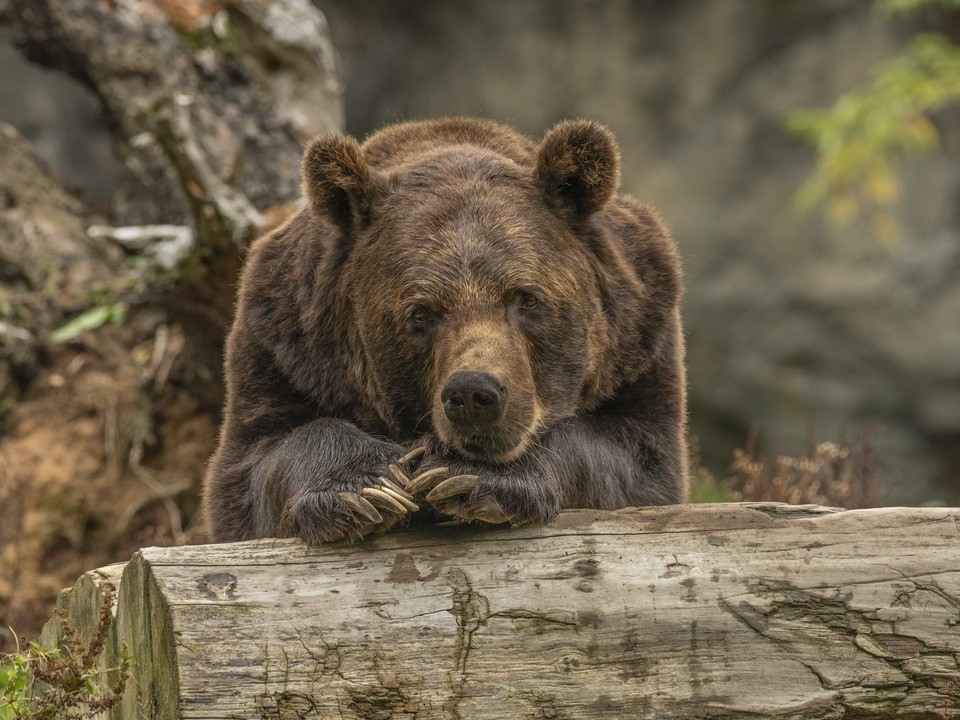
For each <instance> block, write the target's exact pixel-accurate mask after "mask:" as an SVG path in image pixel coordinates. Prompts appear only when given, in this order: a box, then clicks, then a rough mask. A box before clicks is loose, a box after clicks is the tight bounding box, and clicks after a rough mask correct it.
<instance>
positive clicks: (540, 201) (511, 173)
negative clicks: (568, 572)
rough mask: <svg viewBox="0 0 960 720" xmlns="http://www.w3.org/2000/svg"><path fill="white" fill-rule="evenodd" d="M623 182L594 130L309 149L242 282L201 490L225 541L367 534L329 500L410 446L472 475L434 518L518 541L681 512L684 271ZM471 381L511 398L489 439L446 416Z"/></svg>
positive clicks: (405, 127) (460, 133)
mask: <svg viewBox="0 0 960 720" xmlns="http://www.w3.org/2000/svg"><path fill="white" fill-rule="evenodd" d="M618 184H619V152H618V149H617V146H616V143H615V141H614V139H613V137H612V136H611V135H610V133H609V132H608V131H607V130H605V129H604V128H602V127H601V126H599V125H596V124H594V123H589V122H583V121H577V122H568V123H561V124H560V125H559V126H557V127H556V128H554V129H553V130H552V131H551V132H550V133H548V134H547V136H546V137H545V138H544V140H543V141H542V142H541V143H540V144H539V146H537V145H535V144H534V143H532V142H531V141H529V140H527V139H526V138H524V137H522V136H520V135H518V134H517V133H515V132H513V131H512V130H510V129H508V128H505V127H503V126H501V125H497V124H495V123H491V122H487V121H479V120H469V119H451V120H440V121H435V122H424V123H406V124H401V125H394V126H391V127H389V128H387V129H385V130H384V131H381V132H380V133H377V134H375V135H373V136H372V137H371V138H370V139H368V140H367V141H366V142H365V143H364V144H363V146H359V145H357V143H356V142H355V141H354V140H353V139H351V138H347V137H344V136H338V135H333V136H325V137H320V138H318V139H316V140H314V141H313V143H312V144H311V145H310V147H309V148H308V149H307V151H306V153H305V154H304V189H305V194H306V196H307V198H308V200H309V207H308V208H307V209H305V210H303V211H301V212H300V213H299V214H298V215H296V216H295V217H294V218H292V219H291V220H290V221H289V222H288V223H286V224H285V225H284V226H282V227H280V228H278V229H277V230H275V231H274V232H272V233H271V234H269V235H268V236H266V237H264V238H262V239H261V240H259V241H258V242H257V243H256V244H255V245H254V247H253V248H252V250H251V252H250V256H249V258H248V261H247V264H246V267H245V270H244V273H243V279H242V282H241V286H240V295H239V302H238V310H237V316H236V320H235V322H234V326H233V330H232V332H231V334H230V338H229V341H228V349H227V362H226V369H227V403H226V409H225V418H224V424H223V429H222V434H221V438H220V447H219V449H218V451H217V453H216V455H215V456H214V458H213V461H212V464H211V467H210V471H209V473H208V476H207V479H206V486H205V508H206V516H207V521H208V527H209V530H210V534H211V537H212V539H214V540H217V541H227V540H240V539H246V538H254V537H263V536H289V535H292V536H298V537H302V538H304V539H306V540H307V541H309V542H320V541H324V540H330V539H335V538H341V537H351V536H357V535H358V534H359V533H360V532H361V529H360V526H359V524H358V522H357V521H356V520H355V519H354V517H353V515H351V514H350V513H349V512H348V511H347V509H346V507H345V506H344V505H343V504H342V502H341V501H340V499H339V498H338V497H337V492H339V491H345V490H349V491H354V492H357V491H359V490H360V489H361V488H363V487H364V486H367V485H371V484H374V483H375V482H376V478H377V475H378V474H381V473H382V472H383V470H384V467H385V464H386V463H387V462H390V461H394V460H396V459H397V458H398V457H399V456H400V455H402V454H403V453H404V452H406V450H408V449H409V448H410V447H412V446H415V445H418V444H426V446H427V448H428V454H427V456H426V458H425V460H424V462H423V464H422V467H431V466H439V465H447V466H450V468H451V470H450V475H454V474H458V473H466V472H469V473H475V474H478V475H479V476H480V481H479V482H478V484H477V487H476V489H475V490H474V492H473V493H472V494H471V495H470V496H468V497H456V498H453V499H451V500H448V501H446V502H444V503H441V504H440V507H439V508H438V509H439V510H440V511H441V512H443V513H446V514H450V515H455V516H460V517H466V518H470V517H471V514H472V512H473V510H475V509H476V508H478V507H480V506H481V505H482V504H483V503H484V501H485V500H487V499H488V498H489V497H491V496H492V497H493V498H494V499H495V500H496V501H497V503H498V504H499V506H500V507H501V508H502V509H503V511H504V512H505V513H506V515H507V516H508V517H509V518H510V519H511V521H512V522H514V523H515V524H522V523H529V522H546V521H548V520H550V519H551V518H553V517H554V516H555V515H556V513H557V511H558V510H560V509H561V508H564V507H595V508H620V507H625V506H632V505H651V504H664V503H674V502H681V501H683V500H684V499H685V496H686V460H685V457H686V448H685V442H684V440H685V438H684V426H685V414H686V400H685V390H684V384H685V381H684V367H683V337H682V334H681V329H680V313H679V302H680V296H681V291H682V289H681V274H680V264H679V260H678V257H677V253H676V249H675V247H674V244H673V242H672V241H671V240H670V237H669V235H668V232H667V231H666V229H665V228H664V226H663V224H662V223H661V221H660V220H659V218H658V217H657V215H656V214H655V213H654V212H653V211H651V210H650V209H648V208H645V207H643V206H642V205H640V204H638V203H637V202H635V201H634V200H632V199H631V198H629V197H625V196H618V195H616V190H617V186H618ZM529 295H533V296H534V297H535V299H536V300H535V301H529V300H528V296H529ZM531 302H533V305H535V307H533V308H532V309H531V308H528V307H527V305H529V304H530V303H531ZM525 303H526V304H525ZM415 308H419V309H421V310H422V312H417V313H416V314H415V316H416V317H417V318H421V319H422V317H424V316H426V317H427V318H428V319H427V320H425V321H421V320H417V321H414V320H412V319H411V313H413V311H414V309H415ZM458 369H470V370H476V369H480V370H484V371H489V372H492V373H493V374H495V375H496V376H497V377H498V378H500V381H501V382H502V384H503V385H504V387H506V388H507V392H508V396H507V397H508V401H507V410H506V411H505V414H504V416H503V419H502V421H501V422H500V423H498V425H497V426H496V427H495V428H493V429H492V430H491V431H490V433H489V436H488V437H484V438H480V439H478V437H479V436H472V437H473V439H471V438H463V437H460V436H458V435H457V429H456V428H453V427H451V426H450V423H448V422H446V420H445V419H444V418H443V412H442V406H441V405H440V403H439V389H440V387H441V386H442V385H443V382H444V381H445V378H446V377H447V376H449V374H450V373H451V372H454V371H456V370H458ZM471 443H473V445H471ZM477 443H479V445H478V444H477Z"/></svg>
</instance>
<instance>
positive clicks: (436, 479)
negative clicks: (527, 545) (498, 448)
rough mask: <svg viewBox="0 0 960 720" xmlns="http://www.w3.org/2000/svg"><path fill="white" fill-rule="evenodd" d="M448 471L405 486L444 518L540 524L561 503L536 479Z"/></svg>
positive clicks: (438, 471)
mask: <svg viewBox="0 0 960 720" xmlns="http://www.w3.org/2000/svg"><path fill="white" fill-rule="evenodd" d="M449 472H450V470H449V468H445V467H444V468H435V469H433V470H428V471H427V472H425V473H423V474H422V475H420V476H418V477H417V478H415V479H414V480H413V481H412V482H411V483H410V484H408V485H407V492H409V493H411V494H413V495H417V494H418V493H421V492H423V491H425V490H429V492H427V494H426V497H425V498H424V499H425V500H426V501H427V502H429V503H430V504H431V505H433V507H434V508H435V509H436V510H437V511H439V512H440V513H442V514H444V515H451V516H453V517H455V518H458V519H460V520H466V521H478V522H484V523H490V524H494V525H495V524H499V523H506V522H509V523H510V524H512V525H530V524H542V523H546V522H549V521H550V520H552V519H553V518H554V517H555V516H556V514H557V512H558V511H559V508H560V503H559V500H558V498H557V497H555V496H554V494H553V493H551V492H549V490H548V487H547V486H545V485H544V484H543V483H542V481H540V480H539V479H537V478H535V477H527V476H525V475H521V474H515V473H510V472H505V473H504V472H497V471H492V470H485V469H478V470H476V471H475V472H469V471H466V472H462V473H461V474H457V475H453V476H452V477H448V473H449Z"/></svg>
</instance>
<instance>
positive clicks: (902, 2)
mask: <svg viewBox="0 0 960 720" xmlns="http://www.w3.org/2000/svg"><path fill="white" fill-rule="evenodd" d="M928 5H939V6H941V7H944V8H960V0H877V9H878V10H879V11H880V12H881V13H884V14H886V15H892V14H894V13H905V12H914V11H916V10H919V9H921V8H923V7H926V6H928Z"/></svg>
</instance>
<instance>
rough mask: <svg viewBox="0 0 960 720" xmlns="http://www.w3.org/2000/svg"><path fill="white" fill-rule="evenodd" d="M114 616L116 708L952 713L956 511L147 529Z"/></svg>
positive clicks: (657, 714)
mask: <svg viewBox="0 0 960 720" xmlns="http://www.w3.org/2000/svg"><path fill="white" fill-rule="evenodd" d="M86 612H89V610H87V611H86ZM117 627H118V631H117V637H118V638H119V640H120V641H121V642H124V643H126V646H127V648H128V649H129V651H130V652H131V654H132V655H133V656H134V658H135V670H134V677H133V679H132V681H131V683H130V684H129V687H128V691H127V695H126V697H125V700H124V704H123V707H122V711H121V710H118V711H117V712H116V713H115V715H114V716H113V717H122V718H135V717H141V716H140V715H137V714H136V713H137V712H141V713H143V714H144V715H143V716H145V717H157V718H196V719H200V718H227V717H229V718H276V719H280V718H304V719H306V718H327V717H336V718H377V719H379V720H387V719H389V718H413V717H416V718H420V719H421V720H422V719H426V718H611V717H636V718H666V717H678V718H679V717H682V718H725V719H731V718H753V719H755V718H841V717H844V718H850V717H857V718H948V717H960V682H958V681H960V662H958V657H960V510H957V509H929V508H924V509H916V508H911V509H906V508H896V509H879V510H859V511H846V512H841V511H835V510H832V509H827V508H821V507H816V506H789V505H777V504H756V503H754V504H751V503H744V504H728V505H688V506H672V507H663V508H650V509H639V510H638V509H629V510H622V511H617V512H602V511H568V512H564V513H562V514H561V516H560V518H559V519H558V520H557V521H556V522H555V523H553V524H552V525H550V526H547V527H543V528H530V529H519V530H517V529H490V528H431V529H421V530H410V531H407V532H397V533H393V534H387V535H385V536H382V537H378V538H376V539H374V540H371V541H368V542H364V543H361V544H358V545H354V546H340V545H329V546H324V547H320V548H314V549H310V548H306V547H304V546H303V545H301V544H300V543H298V542H296V541H293V540H263V541H256V542H247V543H236V544H230V545H208V546H193V547H179V548H169V549H160V548H148V549H145V550H143V551H141V552H140V553H138V554H137V555H136V556H135V557H134V558H133V560H131V562H130V563H129V564H128V566H127V568H126V571H125V572H124V575H123V580H122V582H121V586H120V594H119V609H118V617H117ZM138 698H139V700H138Z"/></svg>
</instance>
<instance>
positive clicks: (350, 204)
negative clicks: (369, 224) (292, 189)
mask: <svg viewBox="0 0 960 720" xmlns="http://www.w3.org/2000/svg"><path fill="white" fill-rule="evenodd" d="M302 174H303V194H304V195H305V196H306V197H307V200H309V201H310V210H311V211H312V212H313V214H314V215H316V216H326V217H329V218H330V219H331V220H333V221H334V222H335V223H336V224H337V225H338V226H339V227H340V229H341V230H342V231H343V233H344V235H345V236H346V237H350V236H351V235H352V233H353V231H354V230H355V229H356V228H357V226H358V225H359V224H360V223H361V222H363V221H364V220H365V219H366V217H367V215H368V213H369V209H370V170H369V168H368V167H367V161H366V160H365V159H364V157H363V152H362V151H361V150H360V145H359V144H358V143H357V141H356V140H354V139H353V138H352V137H349V136H347V135H339V134H336V135H321V136H319V137H316V138H314V139H313V140H311V141H310V144H309V145H308V146H307V149H306V150H305V151H304V153H303V160H302Z"/></svg>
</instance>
